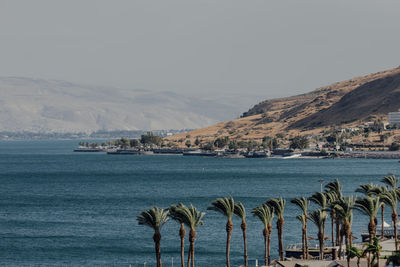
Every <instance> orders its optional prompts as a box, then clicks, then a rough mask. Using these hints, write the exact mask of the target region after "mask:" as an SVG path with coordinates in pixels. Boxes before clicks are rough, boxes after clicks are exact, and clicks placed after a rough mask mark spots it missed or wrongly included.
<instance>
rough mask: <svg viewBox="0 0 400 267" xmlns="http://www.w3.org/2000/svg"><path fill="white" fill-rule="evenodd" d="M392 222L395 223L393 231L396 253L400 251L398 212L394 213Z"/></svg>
mask: <svg viewBox="0 0 400 267" xmlns="http://www.w3.org/2000/svg"><path fill="white" fill-rule="evenodd" d="M392 221H393V230H394V244H395V248H396V251H397V250H398V242H397V212H396V211H395V210H394V211H393V213H392Z"/></svg>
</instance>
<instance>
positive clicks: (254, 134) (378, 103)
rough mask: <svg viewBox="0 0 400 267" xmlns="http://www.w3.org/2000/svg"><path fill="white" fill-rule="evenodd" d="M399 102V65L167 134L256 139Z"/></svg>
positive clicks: (356, 117)
mask: <svg viewBox="0 0 400 267" xmlns="http://www.w3.org/2000/svg"><path fill="white" fill-rule="evenodd" d="M399 108H400V67H398V68H395V69H391V70H387V71H382V72H378V73H374V74H370V75H366V76H362V77H357V78H353V79H351V80H347V81H342V82H337V83H334V84H331V85H329V86H325V87H321V88H318V89H316V90H314V91H311V92H310V93H306V94H301V95H297V96H292V97H286V98H278V99H271V100H266V101H263V102H261V103H259V104H257V105H255V106H254V107H253V108H251V109H250V110H249V111H247V112H245V113H243V115H242V118H240V119H237V120H232V121H228V122H224V123H219V124H216V125H213V126H210V127H206V128H203V129H199V130H195V131H193V132H190V133H188V134H186V135H185V134H181V135H177V136H173V137H172V138H170V140H172V141H180V140H182V139H185V138H186V139H187V138H188V137H187V136H190V137H189V138H190V139H196V138H199V139H201V140H212V139H215V138H216V137H219V136H230V137H231V138H234V139H238V140H251V139H259V138H262V137H263V136H273V135H275V134H277V133H285V134H289V135H297V134H307V133H313V132H318V131H320V130H321V129H323V128H325V127H328V126H339V125H352V124H357V123H361V122H363V121H368V120H371V119H372V118H378V117H383V118H385V117H386V115H387V113H388V112H389V111H396V110H397V109H399Z"/></svg>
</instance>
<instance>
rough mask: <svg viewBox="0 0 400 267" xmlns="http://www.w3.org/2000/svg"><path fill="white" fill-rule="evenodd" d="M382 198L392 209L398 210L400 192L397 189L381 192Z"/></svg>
mask: <svg viewBox="0 0 400 267" xmlns="http://www.w3.org/2000/svg"><path fill="white" fill-rule="evenodd" d="M380 197H381V200H382V201H383V202H384V203H385V204H386V205H388V206H390V207H391V208H392V210H397V200H398V199H399V194H398V192H397V190H396V191H385V192H383V193H381V194H380Z"/></svg>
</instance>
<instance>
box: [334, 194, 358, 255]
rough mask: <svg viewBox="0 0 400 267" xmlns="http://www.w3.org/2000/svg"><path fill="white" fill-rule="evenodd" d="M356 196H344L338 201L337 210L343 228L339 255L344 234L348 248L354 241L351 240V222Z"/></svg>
mask: <svg viewBox="0 0 400 267" xmlns="http://www.w3.org/2000/svg"><path fill="white" fill-rule="evenodd" d="M355 201H356V198H355V197H354V196H349V197H344V198H341V199H339V200H338V201H337V202H336V205H335V210H336V215H337V216H338V218H339V220H340V222H341V223H342V230H341V233H342V234H341V235H340V240H339V255H340V254H341V251H342V236H343V235H344V237H345V244H346V249H347V248H349V246H350V245H351V243H352V240H351V237H352V236H351V223H352V221H353V208H354V205H355Z"/></svg>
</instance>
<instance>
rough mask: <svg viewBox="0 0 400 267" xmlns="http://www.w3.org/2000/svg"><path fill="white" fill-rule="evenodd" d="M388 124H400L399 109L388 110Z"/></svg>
mask: <svg viewBox="0 0 400 267" xmlns="http://www.w3.org/2000/svg"><path fill="white" fill-rule="evenodd" d="M389 124H392V125H393V124H400V110H399V111H397V112H389Z"/></svg>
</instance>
